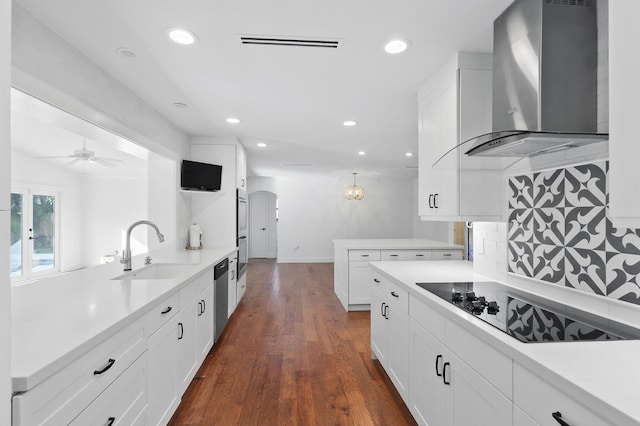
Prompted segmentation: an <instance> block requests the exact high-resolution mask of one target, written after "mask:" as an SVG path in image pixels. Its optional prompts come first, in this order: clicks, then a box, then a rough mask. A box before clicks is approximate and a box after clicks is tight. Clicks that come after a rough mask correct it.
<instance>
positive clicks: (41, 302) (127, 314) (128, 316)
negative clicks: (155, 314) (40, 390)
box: [11, 247, 237, 392]
mask: <svg viewBox="0 0 640 426" xmlns="http://www.w3.org/2000/svg"><path fill="white" fill-rule="evenodd" d="M236 250H237V249H236V248H235V247H224V248H211V249H204V250H193V251H188V250H182V251H177V252H171V251H158V252H152V253H150V254H148V255H150V256H151V257H152V258H153V263H180V264H189V265H192V266H193V268H191V269H189V270H187V271H185V273H184V274H182V275H181V276H179V277H176V278H174V279H166V280H165V279H163V280H135V281H133V282H132V281H127V280H122V281H120V280H111V278H112V277H116V276H119V275H121V274H122V273H123V271H122V265H121V264H119V263H115V262H114V263H109V264H106V265H100V266H96V267H91V268H87V269H83V270H79V271H74V272H69V273H64V274H61V275H58V276H55V277H52V278H47V279H43V280H40V281H37V282H33V283H29V284H24V285H20V286H16V287H13V288H12V289H11V311H12V316H11V337H12V339H11V361H12V366H11V377H12V387H13V391H14V392H18V391H26V390H28V389H31V388H33V387H34V386H35V385H37V384H38V383H40V382H42V381H43V380H44V379H46V378H47V377H49V376H50V375H51V374H53V373H55V372H56V371H58V370H60V369H61V368H62V367H63V366H65V365H67V364H69V363H70V362H72V361H73V360H74V359H75V358H77V357H78V356H80V355H82V354H83V353H85V352H86V351H87V350H89V349H90V348H92V347H93V346H95V345H96V344H97V343H99V342H101V341H103V340H104V339H106V338H108V337H110V336H111V335H113V334H115V333H116V332H117V331H119V330H121V329H122V328H124V327H125V326H127V325H128V324H131V323H132V322H133V321H134V320H136V319H137V318H139V317H141V316H142V315H143V314H145V313H146V312H147V310H148V309H150V308H151V307H152V306H153V305H154V303H155V302H160V301H161V300H162V299H163V298H165V297H167V296H169V295H170V294H171V293H173V292H175V291H177V290H178V289H179V288H180V287H181V286H182V285H183V284H185V283H186V282H187V281H188V280H189V278H191V277H192V276H194V275H197V274H198V273H200V272H202V271H204V270H205V269H206V268H209V267H212V266H214V265H215V264H216V263H218V262H219V261H221V260H223V259H224V258H226V257H228V256H229V255H230V254H232V253H234V252H235V251H236ZM145 256H147V254H144V255H140V256H135V257H134V258H133V269H134V270H135V269H139V268H140V267H142V266H143V261H144V260H143V259H144V257H145Z"/></svg>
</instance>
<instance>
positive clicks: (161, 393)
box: [147, 316, 180, 425]
mask: <svg viewBox="0 0 640 426" xmlns="http://www.w3.org/2000/svg"><path fill="white" fill-rule="evenodd" d="M178 321H179V317H178V316H174V317H173V318H172V319H171V320H169V321H168V322H167V323H166V324H164V325H163V326H162V327H161V328H160V329H159V330H158V331H156V332H155V333H154V334H153V335H151V337H149V342H148V349H147V352H148V359H149V408H148V410H147V423H148V424H150V425H157V424H167V423H168V422H169V419H170V418H171V416H172V415H173V412H174V411H175V410H176V408H177V407H178V404H179V403H180V396H179V395H178V374H177V371H178V369H177V365H178V336H179V334H178V333H179V326H178Z"/></svg>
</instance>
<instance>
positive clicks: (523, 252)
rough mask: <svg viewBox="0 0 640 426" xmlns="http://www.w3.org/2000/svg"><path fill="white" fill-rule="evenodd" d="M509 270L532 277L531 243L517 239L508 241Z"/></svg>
mask: <svg viewBox="0 0 640 426" xmlns="http://www.w3.org/2000/svg"><path fill="white" fill-rule="evenodd" d="M507 255H508V264H509V272H513V273H515V274H519V275H524V276H525V277H533V245H532V244H530V243H523V242H519V241H509V252H508V253H507Z"/></svg>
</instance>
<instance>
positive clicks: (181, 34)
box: [167, 28, 198, 45]
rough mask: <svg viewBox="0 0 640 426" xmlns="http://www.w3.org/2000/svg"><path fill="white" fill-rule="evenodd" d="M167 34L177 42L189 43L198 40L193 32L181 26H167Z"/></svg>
mask: <svg viewBox="0 0 640 426" xmlns="http://www.w3.org/2000/svg"><path fill="white" fill-rule="evenodd" d="M167 35H168V36H169V38H170V39H171V40H173V41H175V42H176V43H178V44H184V45H189V44H193V43H195V42H196V41H198V37H197V36H196V35H195V34H194V33H192V32H191V31H189V30H185V29H183V28H169V29H168V30H167Z"/></svg>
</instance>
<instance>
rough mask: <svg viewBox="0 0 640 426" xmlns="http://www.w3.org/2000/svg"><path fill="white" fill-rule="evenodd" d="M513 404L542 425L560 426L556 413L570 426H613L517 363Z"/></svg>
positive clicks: (515, 366)
mask: <svg viewBox="0 0 640 426" xmlns="http://www.w3.org/2000/svg"><path fill="white" fill-rule="evenodd" d="M513 402H514V404H515V405H517V406H518V407H520V408H521V409H522V411H524V412H525V413H526V414H527V415H528V416H530V417H531V418H532V419H533V420H534V421H535V422H537V423H539V424H540V425H556V426H557V425H558V422H556V420H555V419H554V418H553V417H552V414H553V413H556V412H560V414H562V420H564V421H565V422H567V423H569V424H570V425H589V426H600V425H603V426H604V425H610V424H611V422H607V421H605V420H603V419H602V418H601V417H599V416H598V415H596V414H595V413H594V412H593V411H590V410H589V409H588V408H587V407H585V406H584V405H582V404H580V403H578V402H577V401H576V400H574V399H572V398H571V397H569V396H568V395H567V394H565V393H563V392H561V391H560V390H558V389H557V388H555V387H553V386H552V385H550V384H549V383H547V382H545V381H543V380H541V379H540V378H538V377H537V376H536V375H534V374H533V373H531V372H530V371H529V370H527V369H526V368H524V367H522V366H521V365H520V364H517V363H516V364H514V366H513Z"/></svg>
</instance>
